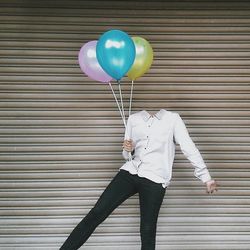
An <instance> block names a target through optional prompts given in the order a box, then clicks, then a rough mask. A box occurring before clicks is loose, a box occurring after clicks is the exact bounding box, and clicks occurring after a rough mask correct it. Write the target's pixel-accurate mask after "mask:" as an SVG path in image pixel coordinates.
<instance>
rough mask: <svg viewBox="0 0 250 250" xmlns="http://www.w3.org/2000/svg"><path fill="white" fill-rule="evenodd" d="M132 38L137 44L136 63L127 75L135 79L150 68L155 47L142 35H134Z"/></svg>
mask: <svg viewBox="0 0 250 250" xmlns="http://www.w3.org/2000/svg"><path fill="white" fill-rule="evenodd" d="M132 39H133V41H134V44H135V49H136V54H135V60H134V63H133V65H132V66H131V68H130V69H129V71H128V73H127V76H128V78H130V79H131V80H133V81H134V80H135V79H137V78H138V77H140V76H142V75H143V74H144V73H145V72H147V71H148V69H149V68H150V66H151V64H152V62H153V49H152V47H151V45H150V43H149V42H148V41H147V40H146V39H144V38H142V37H138V36H136V37H132Z"/></svg>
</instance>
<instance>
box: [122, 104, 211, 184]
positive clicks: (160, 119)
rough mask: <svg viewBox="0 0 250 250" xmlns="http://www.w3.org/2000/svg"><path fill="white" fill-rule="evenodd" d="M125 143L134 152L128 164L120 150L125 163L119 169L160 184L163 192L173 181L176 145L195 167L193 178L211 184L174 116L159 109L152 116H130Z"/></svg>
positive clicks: (196, 152)
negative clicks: (129, 145) (129, 140)
mask: <svg viewBox="0 0 250 250" xmlns="http://www.w3.org/2000/svg"><path fill="white" fill-rule="evenodd" d="M125 139H127V140H128V139H132V140H133V144H134V151H133V152H132V160H129V153H128V152H127V151H126V150H125V149H123V151H122V155H123V158H124V159H125V160H127V161H126V163H124V164H123V165H122V167H120V169H124V170H127V171H129V172H130V173H131V174H137V175H138V176H141V177H145V178H148V179H150V180H152V181H154V182H156V183H162V187H163V188H165V187H167V186H168V185H169V183H170V180H171V177H172V165H173V162H174V156H175V143H177V144H179V145H180V148H181V151H182V152H183V154H184V155H185V156H186V157H187V159H188V160H189V161H190V162H191V164H192V165H193V166H194V175H195V176H196V177H197V178H198V179H200V180H201V181H202V182H204V183H205V182H206V181H209V180H211V176H210V174H209V172H208V169H207V167H206V165H205V163H204V161H203V159H202V156H201V154H200V152H199V150H198V149H197V147H196V146H195V144H194V143H193V141H192V139H191V138H190V136H189V133H188V130H187V128H186V126H185V124H184V122H183V120H182V118H181V117H180V115H179V114H178V113H176V112H172V111H167V110H165V109H161V110H160V111H158V112H157V113H156V114H154V115H152V116H151V115H150V114H149V113H148V112H147V111H146V110H142V111H139V112H136V113H134V114H131V115H130V116H129V118H128V121H127V127H126V130H125V135H124V140H125ZM174 141H175V142H174Z"/></svg>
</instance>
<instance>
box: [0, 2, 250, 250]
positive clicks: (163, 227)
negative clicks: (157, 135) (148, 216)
mask: <svg viewBox="0 0 250 250" xmlns="http://www.w3.org/2000/svg"><path fill="white" fill-rule="evenodd" d="M0 13H1V15H0V23H1V30H0V55H1V67H0V72H1V73H0V88H1V92H0V97H1V102H0V105H1V106H0V117H1V119H0V150H1V153H0V154H1V155H0V158H1V162H0V171H1V175H0V176H1V177H0V178H1V179H0V187H1V196H0V204H1V210H0V212H1V218H0V221H1V223H0V224H1V227H0V232H1V235H0V249H3V250H5V249H6V250H9V249H20V250H22V249H23V250H27V249H59V246H60V245H61V244H62V243H63V241H64V240H65V238H66V237H67V236H68V234H69V233H70V232H71V230H72V229H73V227H74V226H75V225H76V224H77V223H78V222H79V221H80V219H81V218H82V217H83V216H85V215H86V213H87V212H88V211H89V210H90V209H91V207H92V206H93V205H94V204H95V202H96V200H97V198H98V197H99V196H100V194H101V193H102V192H103V190H104V188H105V187H106V185H107V184H108V183H109V182H110V180H111V179H112V177H113V176H114V175H115V173H116V172H117V170H118V168H119V167H120V166H121V164H123V162H124V160H123V159H122V156H121V144H122V140H123V133H124V128H123V124H122V122H121V120H120V117H119V112H118V110H117V107H116V104H115V102H114V100H113V96H112V94H111V91H110V90H109V87H108V86H107V85H105V84H100V83H97V82H94V81H91V80H90V79H89V78H87V77H86V76H85V75H83V74H82V72H81V71H80V69H79V66H78V64H77V54H78V51H79V49H80V47H81V46H82V45H83V44H84V43H86V42H88V41H90V40H97V39H98V38H99V36H100V35H101V34H102V33H103V32H105V31H107V30H109V29H114V28H118V29H122V30H124V31H126V32H128V33H129V34H130V35H131V36H133V35H138V36H142V37H144V38H146V39H148V40H149V41H150V43H151V44H152V46H153V48H154V52H155V60H154V64H153V66H152V68H151V69H150V71H149V72H148V73H147V74H146V75H145V76H144V77H141V78H140V79H139V80H138V81H137V82H136V83H135V89H134V100H133V112H135V111H139V110H141V109H148V110H149V109H150V108H152V107H153V108H159V109H160V108H165V109H168V110H173V111H176V112H179V114H180V115H181V116H182V117H183V119H184V121H185V123H186V125H187V127H188V130H189V132H190V135H191V137H192V138H193V140H194V142H195V143H196V145H197V147H198V148H199V149H200V152H201V154H202V156H203V158H204V160H205V162H206V163H207V165H208V168H209V169H210V172H211V174H212V176H214V177H215V178H216V179H217V180H218V181H219V182H220V184H221V190H220V191H219V193H218V194H217V195H215V196H213V197H210V196H208V195H206V194H205V189H204V187H203V185H202V183H201V182H199V181H198V180H196V179H195V177H194V176H193V170H192V168H191V164H190V163H189V162H188V161H187V159H185V158H184V156H183V154H182V153H181V151H180V149H179V148H178V147H177V151H176V158H175V164H174V173H173V180H172V184H171V186H170V187H169V189H168V190H167V193H166V197H165V199H164V202H163V204H162V207H161V210H160V216H159V220H158V231H157V249H159V250H160V249H161V250H166V249H171V250H195V249H199V250H201V249H202V250H212V249H225V250H228V249H249V243H250V240H249V236H250V233H249V231H250V226H249V222H250V219H249V211H250V210H249V208H250V207H249V206H250V201H249V196H250V186H249V180H250V174H249V161H250V155H249V148H250V137H249V133H250V126H249V125H250V121H249V116H250V102H249V98H250V85H249V82H250V75H249V67H250V44H249V39H250V35H249V34H250V33H249V31H250V17H249V16H250V3H249V1H202V0H201V1H195V0H193V1H192V0H191V1H184V0H183V1H169V2H150V1H135V2H130V1H76V0H73V1H65V0H61V1H48V0H44V1H40V2H39V1H28V0H26V1H25V0H23V1H18V0H9V1H7V0H1V1H0ZM122 90H123V93H124V100H125V106H126V107H128V97H129V90H130V88H129V82H128V80H127V79H126V78H125V79H124V80H123V85H122ZM118 247H119V249H121V250H125V249H126V250H138V249H140V235H139V203H138V196H137V195H135V196H133V197H131V198H130V199H128V200H127V201H125V202H124V203H123V204H122V205H121V206H119V207H118V208H117V209H116V210H115V211H114V212H113V213H112V214H111V215H110V216H109V217H108V218H107V219H106V220H105V221H104V222H103V223H102V224H101V225H99V227H98V228H97V229H96V231H95V232H94V233H93V234H92V236H91V237H90V238H89V239H88V241H87V242H86V244H85V245H84V247H83V249H86V250H87V249H89V250H90V249H95V250H99V249H102V250H110V249H118Z"/></svg>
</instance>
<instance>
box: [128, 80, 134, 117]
mask: <svg viewBox="0 0 250 250" xmlns="http://www.w3.org/2000/svg"><path fill="white" fill-rule="evenodd" d="M133 87H134V80H132V84H131V90H130V100H129V114H128V116H130V114H131V105H132V95H133Z"/></svg>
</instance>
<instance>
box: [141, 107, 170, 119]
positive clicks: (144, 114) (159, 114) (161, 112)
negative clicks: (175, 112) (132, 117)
mask: <svg viewBox="0 0 250 250" xmlns="http://www.w3.org/2000/svg"><path fill="white" fill-rule="evenodd" d="M164 113H165V110H164V109H160V110H159V111H158V112H157V113H156V114H154V115H153V116H155V117H156V118H158V120H161V118H162V117H163V115H164ZM141 116H142V118H143V120H144V121H145V122H146V121H147V120H148V119H149V118H150V117H151V115H150V114H149V113H148V111H146V110H145V109H144V110H142V111H141Z"/></svg>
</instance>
